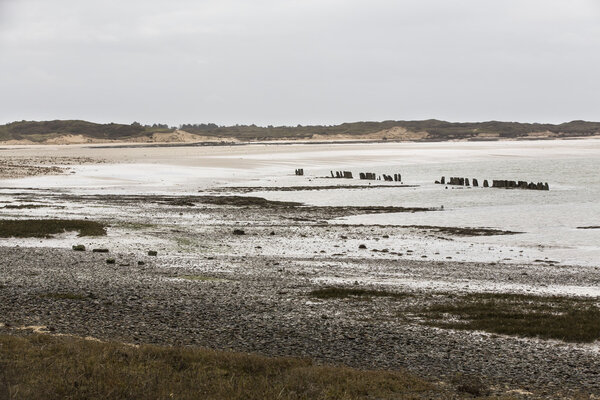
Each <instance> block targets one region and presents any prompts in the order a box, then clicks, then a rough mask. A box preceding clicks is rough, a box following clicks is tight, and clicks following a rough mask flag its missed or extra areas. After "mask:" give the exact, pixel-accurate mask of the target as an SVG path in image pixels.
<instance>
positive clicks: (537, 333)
mask: <svg viewBox="0 0 600 400" xmlns="http://www.w3.org/2000/svg"><path fill="white" fill-rule="evenodd" d="M596 302H597V301H596V299H593V298H579V297H566V296H535V295H524V294H512V293H470V294H466V295H463V296H457V297H456V298H453V299H449V300H448V301H445V302H442V303H440V304H435V305H432V306H430V307H427V308H425V310H424V312H423V313H422V316H423V317H424V318H425V319H426V320H427V321H428V322H427V324H429V325H432V326H436V327H439V328H444V329H460V330H471V331H473V330H476V331H485V332H490V333H497V334H504V335H514V336H522V337H533V338H541V339H557V340H562V341H565V342H588V343H589V342H594V341H596V340H598V339H600V309H599V308H598V306H597V304H596Z"/></svg>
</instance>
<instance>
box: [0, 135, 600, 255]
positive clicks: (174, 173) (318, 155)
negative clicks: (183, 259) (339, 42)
mask: <svg viewBox="0 0 600 400" xmlns="http://www.w3.org/2000/svg"><path fill="white" fill-rule="evenodd" d="M85 150H86V151H89V149H87V148H86V149H85ZM59 151H66V150H63V148H60V149H59ZM79 151H82V150H81V149H80V150H79ZM102 151H104V152H105V151H106V149H103V150H102ZM136 151H138V150H132V151H131V152H130V153H128V154H129V156H128V159H127V160H126V161H123V162H127V164H122V163H120V161H119V160H113V161H112V162H113V163H111V164H100V165H84V166H77V167H74V168H73V171H74V172H75V173H74V174H67V175H62V176H53V177H35V178H26V179H19V180H5V181H3V182H2V184H1V186H3V187H5V188H6V187H14V188H24V187H30V188H31V187H35V188H50V189H55V190H66V191H70V192H87V193H91V192H93V193H98V192H100V193H169V194H192V193H197V191H198V190H199V189H203V190H206V189H210V188H212V187H218V186H235V185H248V186H294V185H298V186H307V185H314V186H319V185H337V184H368V181H359V180H358V179H354V180H345V179H325V178H324V177H325V176H328V175H329V171H330V170H350V171H352V172H353V173H354V175H355V177H357V176H358V173H359V172H375V173H378V174H381V173H388V174H393V173H397V172H400V173H402V177H403V181H404V183H405V184H411V185H418V187H414V188H399V187H392V185H393V184H394V183H390V187H389V188H372V189H368V190H366V189H361V190H356V189H353V190H344V189H337V190H318V191H317V190H310V191H289V192H270V191H269V192H256V193H253V195H258V196H262V197H265V198H268V199H272V200H290V201H301V202H304V203H307V204H314V205H341V206H344V205H388V206H392V205H394V206H405V207H440V206H442V205H443V206H444V211H443V212H428V213H413V214H407V213H401V214H382V215H367V216H364V215H363V216H353V217H349V218H344V219H341V220H336V221H331V222H333V223H336V222H340V223H360V224H395V225H435V226H469V227H492V228H498V229H503V230H512V231H519V232H523V233H522V234H519V235H510V236H490V237H477V238H458V239H457V240H458V241H464V242H468V243H473V242H476V243H480V244H490V245H502V246H514V247H519V248H535V249H536V250H542V251H543V253H544V254H545V256H546V257H547V258H550V259H553V260H557V261H560V262H562V263H567V264H581V265H594V266H596V265H599V264H600V262H599V260H600V229H586V230H582V229H577V227H581V226H592V225H594V226H598V225H600V173H599V171H600V140H596V139H588V140H569V141H527V142H485V143H481V142H477V143H464V142H456V143H378V144H343V145H341V144H339V145H280V146H277V145H270V146H263V145H250V146H243V147H237V148H235V149H228V148H219V147H215V148H212V149H207V148H198V149H197V150H196V149H194V148H181V149H179V150H178V149H161V148H156V149H144V150H143V157H141V156H140V157H137V158H136V156H135V152H136ZM139 151H140V152H141V151H142V150H139ZM178 152H179V153H178ZM178 154H181V156H178ZM148 159H151V160H153V161H152V162H146V160H148ZM294 168H304V170H305V176H304V177H296V176H293V170H294ZM441 176H446V178H448V177H450V176H461V177H467V178H469V179H472V178H477V179H478V180H479V182H480V184H482V182H483V180H484V179H488V180H490V182H491V180H492V179H510V180H527V181H533V182H538V181H542V182H548V183H549V185H550V189H551V190H550V191H549V192H546V191H535V190H518V189H515V190H504V189H492V188H481V187H480V188H454V189H453V188H452V187H450V186H448V188H447V189H446V186H444V185H436V184H434V183H433V182H434V181H435V180H438V179H440V177H441ZM375 183H376V184H386V183H385V182H382V181H377V182H373V184H375ZM481 247H485V246H480V248H481ZM472 256H473V257H474V258H475V259H486V258H485V255H484V254H473V255H472Z"/></svg>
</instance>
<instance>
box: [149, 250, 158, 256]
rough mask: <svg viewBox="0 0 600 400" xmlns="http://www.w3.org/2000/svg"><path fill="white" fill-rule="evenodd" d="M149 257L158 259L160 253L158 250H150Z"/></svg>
mask: <svg viewBox="0 0 600 400" xmlns="http://www.w3.org/2000/svg"><path fill="white" fill-rule="evenodd" d="M148 255H149V256H151V257H156V256H157V255H158V252H157V251H156V250H148Z"/></svg>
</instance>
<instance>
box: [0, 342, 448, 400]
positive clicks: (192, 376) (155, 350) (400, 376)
mask: <svg viewBox="0 0 600 400" xmlns="http://www.w3.org/2000/svg"><path fill="white" fill-rule="evenodd" d="M450 397H452V396H449V393H445V392H442V391H441V389H439V388H436V387H435V386H433V385H432V384H430V383H428V382H426V381H424V380H422V379H420V378H417V377H414V376H412V375H410V374H409V373H406V372H402V371H398V372H386V371H360V370H355V369H351V368H346V367H330V366H316V365H314V364H313V363H312V362H311V361H310V360H305V359H296V358H267V357H261V356H257V355H248V354H241V353H230V352H219V351H212V350H205V349H198V348H180V347H158V346H141V347H133V346H130V345H125V344H120V343H103V342H97V341H91V340H84V339H78V338H73V337H64V336H62V337H61V336H50V335H30V336H25V337H19V336H11V335H0V398H1V399H4V398H6V399H124V398H127V399H131V398H134V399H373V398H377V399H422V398H450Z"/></svg>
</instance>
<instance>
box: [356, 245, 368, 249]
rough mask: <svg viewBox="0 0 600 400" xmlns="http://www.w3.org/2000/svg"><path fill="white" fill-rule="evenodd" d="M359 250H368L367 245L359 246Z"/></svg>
mask: <svg viewBox="0 0 600 400" xmlns="http://www.w3.org/2000/svg"><path fill="white" fill-rule="evenodd" d="M358 248H359V249H366V248H367V245H364V244H361V245H359V246H358Z"/></svg>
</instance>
